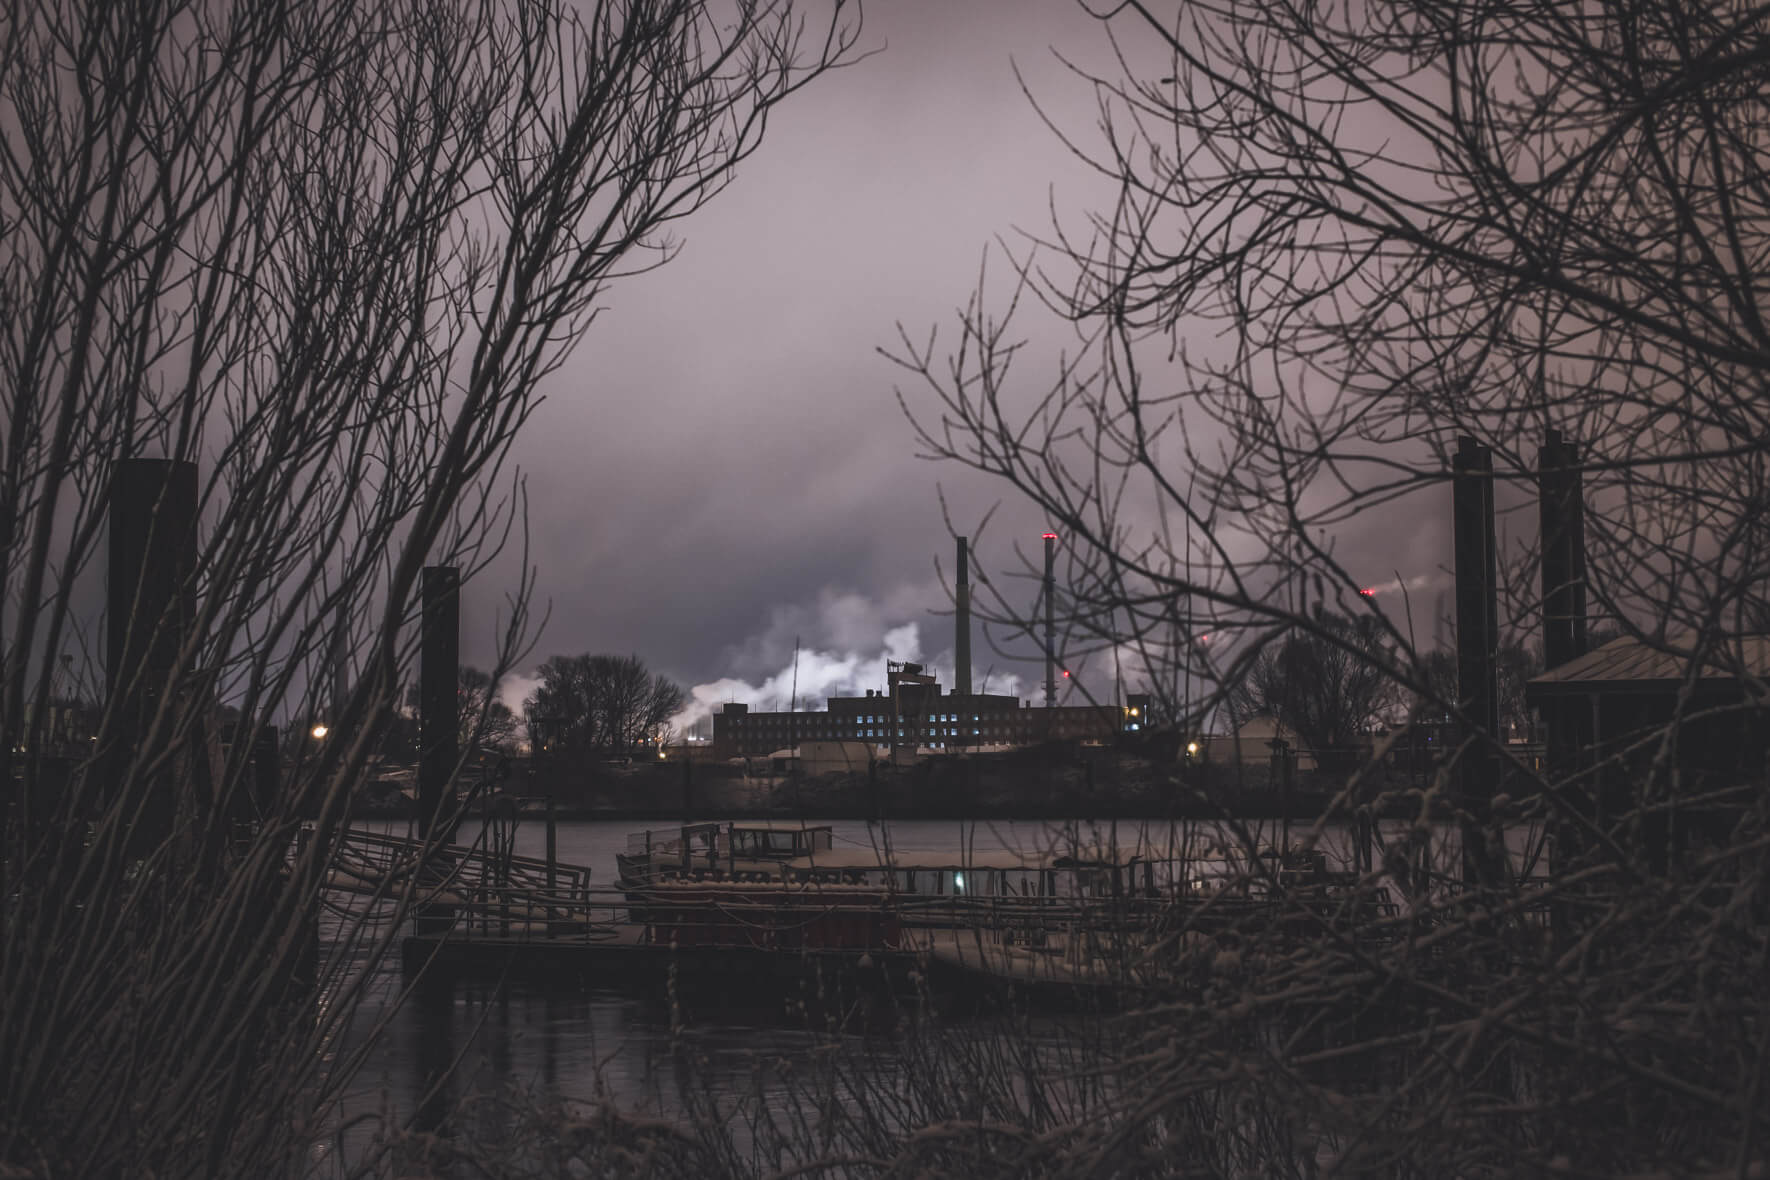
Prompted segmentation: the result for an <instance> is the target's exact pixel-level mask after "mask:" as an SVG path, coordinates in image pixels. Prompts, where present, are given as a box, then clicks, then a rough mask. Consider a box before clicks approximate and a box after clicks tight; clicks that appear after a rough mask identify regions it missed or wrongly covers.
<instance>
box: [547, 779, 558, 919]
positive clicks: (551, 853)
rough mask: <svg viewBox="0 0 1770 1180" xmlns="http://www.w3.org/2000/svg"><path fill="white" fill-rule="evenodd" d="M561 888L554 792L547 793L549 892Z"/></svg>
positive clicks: (550, 893)
mask: <svg viewBox="0 0 1770 1180" xmlns="http://www.w3.org/2000/svg"><path fill="white" fill-rule="evenodd" d="M558 888H559V821H558V820H557V819H555V818H554V815H553V794H552V792H548V795H547V894H548V896H549V897H551V896H552V895H553V893H554V891H555V890H557V889H558Z"/></svg>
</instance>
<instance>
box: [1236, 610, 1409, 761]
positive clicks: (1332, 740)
mask: <svg viewBox="0 0 1770 1180" xmlns="http://www.w3.org/2000/svg"><path fill="white" fill-rule="evenodd" d="M1310 622H1311V627H1310V629H1307V630H1299V631H1298V632H1297V633H1295V634H1292V635H1289V636H1286V637H1285V638H1284V639H1282V640H1281V641H1279V642H1276V643H1274V644H1271V645H1269V646H1268V647H1267V648H1266V649H1265V650H1264V651H1262V652H1261V653H1260V654H1259V656H1258V657H1257V658H1256V659H1255V660H1254V663H1253V666H1252V667H1250V668H1249V669H1248V673H1247V676H1246V678H1245V679H1243V680H1242V681H1241V682H1240V683H1239V684H1237V685H1236V686H1235V690H1234V691H1233V692H1232V693H1231V700H1232V702H1233V704H1234V706H1235V713H1236V715H1237V716H1238V717H1239V718H1242V719H1246V718H1248V717H1251V716H1255V715H1257V714H1262V713H1263V714H1266V715H1268V716H1271V717H1274V718H1276V719H1277V720H1279V721H1281V722H1283V723H1284V724H1285V725H1287V726H1289V727H1290V729H1291V730H1292V731H1293V732H1295V733H1296V735H1297V736H1298V737H1299V738H1301V739H1302V740H1303V742H1304V744H1306V745H1307V746H1308V747H1309V749H1310V750H1312V751H1314V752H1315V754H1316V756H1317V757H1318V758H1320V757H1323V756H1324V755H1328V754H1332V753H1336V752H1341V751H1351V750H1353V749H1355V748H1356V747H1357V746H1358V743H1359V742H1360V740H1361V737H1362V735H1363V734H1364V733H1365V732H1366V731H1368V730H1369V728H1370V727H1371V726H1372V725H1373V724H1374V723H1376V722H1377V721H1379V720H1380V719H1381V717H1382V714H1383V711H1384V709H1385V707H1386V706H1388V705H1389V704H1391V703H1392V702H1393V699H1394V696H1395V682H1394V681H1393V680H1392V679H1391V678H1390V676H1389V673H1388V669H1387V663H1386V659H1385V657H1386V655H1387V652H1386V651H1385V648H1386V646H1387V643H1386V636H1385V635H1384V634H1383V632H1382V630H1381V628H1380V627H1379V626H1378V624H1377V622H1376V620H1374V619H1372V618H1371V617H1370V616H1368V615H1366V616H1364V617H1362V618H1358V619H1348V618H1346V617H1344V616H1342V615H1336V614H1334V613H1332V612H1331V611H1325V610H1324V611H1317V612H1316V613H1315V615H1314V617H1313V618H1312V619H1311V620H1310Z"/></svg>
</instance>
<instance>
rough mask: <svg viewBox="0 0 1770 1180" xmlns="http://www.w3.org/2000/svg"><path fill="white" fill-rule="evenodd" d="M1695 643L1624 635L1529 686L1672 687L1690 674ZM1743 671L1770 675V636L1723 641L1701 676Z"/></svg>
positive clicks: (1724, 676)
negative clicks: (1648, 639)
mask: <svg viewBox="0 0 1770 1180" xmlns="http://www.w3.org/2000/svg"><path fill="white" fill-rule="evenodd" d="M1692 646H1693V645H1692V644H1691V643H1690V641H1689V640H1688V639H1685V640H1678V639H1670V638H1668V639H1667V640H1666V641H1665V642H1664V643H1662V644H1658V645H1655V644H1652V643H1646V642H1643V641H1641V640H1639V639H1635V638H1633V637H1632V636H1628V635H1625V636H1623V637H1622V638H1620V639H1612V640H1611V641H1610V642H1609V643H1606V644H1605V645H1604V646H1602V647H1599V648H1594V649H1593V650H1592V651H1589V652H1587V653H1586V654H1585V655H1583V656H1580V657H1579V658H1578V659H1574V660H1569V661H1567V663H1565V664H1562V665H1561V666H1560V667H1558V668H1550V669H1549V670H1548V671H1547V672H1544V673H1543V674H1542V675H1541V676H1538V677H1536V678H1535V679H1533V680H1532V681H1531V682H1530V687H1531V688H1532V689H1536V690H1539V691H1545V692H1554V691H1555V690H1556V689H1558V688H1559V689H1562V690H1569V691H1570V690H1573V689H1576V688H1579V689H1584V688H1589V687H1591V686H1593V685H1600V684H1609V685H1619V686H1622V685H1632V686H1636V687H1642V688H1645V687H1647V686H1648V685H1652V684H1665V685H1667V686H1668V687H1669V686H1671V685H1675V684H1677V683H1678V682H1680V681H1682V680H1684V679H1685V677H1686V675H1687V674H1688V671H1689V668H1690V664H1691V654H1690V649H1691V647H1692ZM1667 649H1669V650H1667ZM1741 669H1743V670H1744V671H1745V673H1746V674H1747V675H1748V676H1752V677H1767V678H1770V635H1735V636H1731V637H1729V638H1727V639H1725V640H1723V641H1721V642H1720V643H1719V644H1717V645H1716V650H1711V651H1710V652H1709V653H1708V654H1707V656H1706V658H1705V659H1704V661H1703V667H1702V669H1701V671H1700V672H1699V673H1698V677H1699V678H1700V679H1702V680H1732V679H1736V678H1737V677H1738V675H1739V672H1740V670H1741Z"/></svg>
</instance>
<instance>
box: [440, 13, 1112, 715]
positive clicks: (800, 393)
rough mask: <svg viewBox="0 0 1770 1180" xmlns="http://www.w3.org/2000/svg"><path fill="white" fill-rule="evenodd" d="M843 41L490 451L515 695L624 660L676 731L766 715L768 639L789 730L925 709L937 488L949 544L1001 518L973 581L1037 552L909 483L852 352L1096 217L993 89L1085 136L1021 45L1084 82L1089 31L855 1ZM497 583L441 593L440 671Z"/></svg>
mask: <svg viewBox="0 0 1770 1180" xmlns="http://www.w3.org/2000/svg"><path fill="white" fill-rule="evenodd" d="M863 44H864V45H865V46H866V47H867V48H871V49H876V50H878V52H877V53H876V54H875V55H874V56H872V57H871V58H869V59H868V60H865V61H863V62H861V63H860V64H858V65H855V66H854V67H852V68H850V69H846V70H843V71H839V72H837V73H836V74H834V75H832V76H830V77H827V78H825V79H823V80H821V81H820V82H818V83H817V84H816V85H815V86H814V87H812V88H811V89H810V90H808V91H806V92H804V93H803V94H802V95H800V96H799V98H798V99H797V100H796V101H793V102H790V103H788V104H787V105H786V106H784V107H782V108H780V109H779V111H778V112H777V115H776V117H775V119H774V121H773V123H772V125H771V127H770V129H769V134H768V138H767V140H766V142H765V143H764V144H763V146H762V148H761V150H760V151H759V152H758V153H757V154H756V156H755V157H754V158H752V159H751V160H750V161H749V162H748V163H747V164H746V165H745V166H744V168H743V169H742V170H741V172H740V173H739V175H738V178H737V180H736V182H735V183H734V184H733V186H732V187H731V189H730V190H729V191H727V192H726V193H725V194H724V195H723V196H722V197H720V198H719V199H718V201H717V202H716V203H715V204H714V205H712V206H711V207H709V208H708V209H706V210H704V211H702V212H701V213H700V214H698V215H697V216H696V217H695V218H694V219H692V220H691V221H690V222H688V223H687V224H686V226H685V227H684V229H683V237H684V239H685V242H684V248H683V250H682V253H681V255H680V257H678V258H677V259H676V260H675V261H674V262H672V263H671V264H670V265H668V266H667V267H665V268H663V269H662V270H660V271H658V272H656V273H654V274H650V275H646V276H641V277H639V278H636V279H633V280H629V281H625V282H623V283H621V284H620V285H618V286H616V287H615V288H614V289H613V290H612V291H611V292H610V294H609V297H608V298H607V300H606V305H607V311H606V312H605V313H604V314H603V315H602V316H600V317H599V318H598V319H597V321H596V322H595V323H594V325H592V327H591V329H590V332H589V334H588V336H587V337H586V338H585V339H584V341H583V343H582V344H581V345H580V346H579V348H578V350H577V351H576V353H575V354H574V355H573V357H572V359H571V361H570V363H569V364H568V366H567V367H566V368H565V370H563V371H562V372H561V373H560V374H559V375H558V376H556V377H555V378H553V379H552V380H551V381H550V383H549V386H548V388H547V396H548V400H547V402H546V404H544V405H543V406H542V407H541V409H540V411H539V412H538V413H537V414H536V415H535V416H534V418H533V419H532V420H531V421H530V423H529V426H528V429H527V432H526V434H525V435H524V436H523V437H522V439H521V440H520V441H519V443H518V445H517V448H516V455H517V457H518V459H519V460H520V462H521V464H522V466H523V468H524V469H525V471H526V472H527V478H528V492H529V502H530V527H531V555H532V560H533V561H534V562H535V563H536V564H537V565H538V567H539V581H538V588H537V589H538V598H539V599H540V600H541V603H542V604H543V605H544V606H546V607H549V608H550V609H551V618H550V621H549V622H548V625H547V627H546V629H545V631H544V632H543V633H542V634H541V636H540V638H539V640H538V643H537V646H536V648H535V649H534V652H533V653H532V655H531V657H530V658H529V659H528V660H526V661H524V668H525V670H526V669H532V668H533V666H534V665H535V664H537V663H539V662H540V660H541V659H543V658H545V657H546V656H548V655H550V654H556V653H557V654H576V653H581V652H614V653H628V652H632V653H636V654H638V655H639V656H640V657H641V658H642V659H644V660H645V661H646V662H647V663H648V664H650V665H651V666H652V667H653V668H654V669H656V670H660V671H663V672H665V673H667V674H668V675H670V676H671V677H673V678H674V679H676V680H677V681H678V682H680V683H681V684H682V685H683V686H684V687H685V688H689V689H692V690H693V691H694V693H695V696H696V697H697V698H698V699H699V700H700V701H701V702H702V704H701V706H700V708H698V709H697V710H696V713H697V714H700V713H704V712H705V711H706V710H707V709H709V708H711V707H713V706H716V705H717V703H719V702H721V701H724V700H741V701H748V702H750V703H752V704H757V705H760V706H763V707H770V706H780V707H784V701H785V700H786V699H787V698H788V697H789V696H790V694H791V684H792V678H793V651H794V644H795V640H797V642H798V644H799V646H800V649H801V654H800V658H799V662H798V689H799V695H800V698H801V700H802V701H803V702H805V704H803V705H802V707H812V708H816V707H821V698H822V697H823V696H825V695H828V694H830V693H836V692H858V691H860V690H862V689H864V688H870V687H883V683H884V681H883V671H882V660H883V659H884V658H886V657H887V656H888V655H889V656H891V657H893V658H916V659H925V660H929V661H931V662H933V663H934V664H936V665H937V667H939V668H940V669H941V670H942V680H943V682H945V683H949V684H950V672H948V669H950V661H951V646H952V630H951V621H950V619H948V618H942V617H939V616H938V612H940V611H941V610H943V609H944V608H945V607H946V605H947V597H946V592H945V591H944V590H943V588H942V582H941V579H940V577H939V576H937V574H936V569H935V561H936V559H937V558H938V559H939V560H940V561H941V563H942V564H943V566H944V568H946V569H947V570H948V571H949V574H950V569H951V562H952V542H951V540H950V539H949V536H948V533H947V529H946V526H945V524H944V523H943V520H942V516H941V508H940V500H939V492H940V490H941V489H944V491H945V494H946V497H947V501H948V504H949V506H950V508H951V510H952V512H953V515H954V518H955V525H956V526H957V527H959V528H961V530H965V531H968V530H969V528H970V527H971V525H972V524H973V523H974V522H975V521H976V520H977V519H978V518H979V517H981V516H982V514H983V513H984V512H985V511H987V510H988V509H989V508H990V507H991V505H992V504H994V503H995V502H996V501H997V500H1002V501H1003V505H1002V508H1001V511H1000V514H999V516H998V518H997V519H996V520H995V521H994V522H992V525H991V529H990V535H989V537H988V538H987V539H986V544H985V546H984V548H983V549H982V551H981V552H979V554H978V555H977V560H978V561H979V563H980V564H981V565H982V566H983V567H984V569H985V570H999V569H1001V568H1003V567H1004V566H1005V565H1006V564H1008V563H1009V561H1010V559H1011V556H1012V555H1011V553H1010V552H1009V551H1008V546H1009V544H1010V543H1011V541H1012V540H1014V539H1020V540H1023V541H1025V542H1026V543H1028V544H1029V545H1030V546H1031V547H1034V548H1036V547H1037V545H1038V540H1037V536H1038V533H1039V532H1041V531H1042V530H1043V528H1044V527H1045V522H1044V521H1043V520H1042V519H1041V518H1040V517H1039V516H1038V515H1037V514H1035V513H1033V512H1032V511H1031V510H1030V509H1029V508H1028V507H1027V506H1025V505H1024V504H1023V503H1022V502H1020V501H1018V500H1016V499H1014V498H1012V497H1013V493H1012V490H1011V489H1008V488H1006V487H1005V486H999V485H996V484H993V483H990V482H988V481H985V480H983V479H982V478H981V477H978V476H975V475H969V474H968V473H966V472H964V471H962V470H959V469H957V468H953V467H947V466H939V465H934V464H931V463H928V462H925V461H921V460H918V459H917V458H915V447H914V440H913V436H912V432H911V430H910V428H909V426H908V424H907V423H906V422H905V421H904V419H903V416H902V414H901V413H900V411H899V408H898V405H897V403H896V400H895V397H894V394H893V386H894V384H899V383H900V373H899V371H898V370H896V369H894V368H893V367H892V366H891V365H890V364H889V363H887V362H886V361H885V360H883V359H882V358H881V357H879V356H878V354H877V352H876V351H875V350H876V349H877V348H878V347H879V346H881V345H887V346H888V345H890V344H892V343H893V341H894V337H895V331H896V329H895V325H896V324H897V323H898V322H902V323H903V324H904V325H905V326H906V328H907V329H908V330H909V331H910V332H911V334H912V335H913V336H916V337H918V338H921V337H923V336H925V334H926V332H927V331H928V329H929V328H930V327H932V326H934V325H936V324H939V325H941V326H942V328H943V329H945V328H947V327H949V326H950V324H951V322H952V317H953V312H954V310H955V309H956V308H957V307H958V306H959V305H961V304H962V303H963V302H964V300H965V298H966V297H967V295H968V294H969V293H970V291H971V288H972V286H973V284H974V283H975V281H976V277H977V269H978V265H979V262H980V260H981V259H982V257H983V251H984V249H985V247H986V246H987V245H989V243H990V242H991V241H992V239H994V238H995V237H996V236H998V235H1001V236H1006V237H1010V238H1011V237H1013V236H1014V234H1015V231H1016V229H1017V228H1020V229H1027V230H1032V231H1035V232H1042V231H1044V230H1046V229H1047V228H1048V227H1049V225H1050V214H1049V209H1050V207H1051V204H1052V203H1053V202H1054V203H1055V205H1056V207H1057V208H1058V209H1059V210H1060V211H1061V212H1064V213H1068V214H1070V215H1072V216H1074V215H1079V214H1081V213H1083V212H1085V211H1086V210H1088V209H1089V208H1099V207H1104V206H1105V205H1106V204H1107V203H1108V202H1109V201H1110V199H1111V191H1110V189H1108V188H1106V187H1104V186H1103V183H1102V181H1101V180H1100V179H1099V178H1098V177H1096V176H1094V175H1092V174H1091V173H1090V172H1089V171H1088V170H1087V169H1086V168H1085V167H1084V166H1083V165H1082V164H1081V163H1080V162H1079V161H1077V160H1076V159H1075V157H1074V156H1072V155H1071V154H1070V153H1069V152H1068V151H1067V149H1065V148H1064V146H1063V145H1062V144H1061V143H1060V142H1058V141H1057V139H1056V138H1055V137H1054V136H1053V135H1052V133H1051V132H1050V130H1049V129H1048V128H1046V127H1045V126H1044V125H1043V124H1042V123H1041V121H1040V119H1039V117H1038V115H1037V113H1036V112H1035V111H1034V110H1033V109H1032V107H1031V106H1030V105H1029V103H1028V102H1027V100H1026V98H1025V96H1024V95H1023V94H1022V93H1021V91H1020V88H1019V83H1018V82H1017V81H1016V78H1015V73H1014V66H1015V65H1016V64H1018V65H1019V67H1020V70H1021V73H1022V74H1023V76H1025V78H1026V80H1027V83H1028V85H1029V86H1030V87H1031V88H1032V89H1033V90H1034V91H1035V92H1036V93H1037V94H1039V96H1040V98H1041V101H1042V102H1044V103H1045V104H1046V105H1047V107H1048V109H1049V110H1050V111H1051V112H1052V113H1053V114H1054V115H1055V116H1056V117H1058V118H1061V119H1066V120H1068V122H1069V124H1070V125H1071V126H1073V127H1074V128H1075V129H1076V130H1077V132H1078V133H1080V134H1082V135H1083V136H1084V137H1085V135H1086V132H1087V130H1088V128H1089V126H1090V125H1091V123H1092V119H1093V102H1092V97H1091V95H1090V93H1089V91H1088V90H1087V89H1086V88H1085V87H1084V86H1082V85H1080V84H1079V83H1078V82H1077V80H1076V79H1075V78H1074V77H1073V76H1071V75H1069V74H1068V73H1067V71H1066V70H1065V69H1064V67H1063V66H1062V65H1061V63H1059V62H1057V61H1056V60H1055V59H1054V58H1053V56H1052V53H1051V49H1052V47H1053V46H1055V47H1058V48H1060V49H1061V50H1062V51H1063V52H1064V53H1065V54H1066V55H1067V56H1070V57H1072V58H1080V59H1082V60H1084V61H1095V62H1098V61H1100V60H1101V57H1102V54H1103V52H1104V50H1105V42H1104V39H1103V34H1102V33H1101V30H1100V27H1099V25H1098V24H1097V23H1096V22H1095V21H1093V20H1092V19H1091V18H1089V17H1088V16H1087V15H1086V13H1085V12H1083V11H1081V10H1080V9H1079V7H1078V6H1077V5H1076V4H1075V3H1074V0H993V2H989V3H983V2H977V0H969V2H966V3H952V2H948V0H916V2H908V0H882V2H877V3H873V4H869V5H868V6H867V9H866V29H865V34H864V37H863ZM512 582H513V577H512V576H511V574H510V572H509V571H508V570H504V571H500V570H499V569H498V568H496V567H494V569H493V570H491V571H488V572H487V573H486V574H485V575H483V576H482V577H481V578H480V579H479V580H478V581H477V582H475V583H474V584H472V585H470V586H469V588H468V594H467V596H466V600H465V601H464V604H463V605H464V612H465V613H464V618H463V624H464V634H463V657H464V658H465V659H467V660H469V661H470V662H480V663H488V662H489V661H490V656H491V647H492V645H491V641H490V636H491V634H492V630H493V625H492V618H491V612H492V611H493V609H494V608H495V606H496V605H497V604H498V603H499V602H500V601H501V599H502V597H503V596H504V595H505V594H506V593H507V592H508V591H509V589H510V588H511V584H512ZM1027 598H1028V606H1030V605H1031V591H1030V589H1029V591H1028V594H1027ZM974 643H975V645H976V655H975V656H974V659H973V663H974V667H975V672H974V677H975V679H976V681H977V682H978V683H977V685H976V686H977V687H978V688H984V687H987V688H988V689H989V690H990V691H1019V692H1020V694H1021V696H1022V697H1023V698H1029V699H1030V698H1033V697H1034V696H1035V693H1036V685H1037V683H1038V681H1039V680H1040V678H1041V673H1040V671H1039V669H1038V668H1037V667H1036V666H1035V665H1033V664H1028V663H1019V664H1015V663H1010V662H1005V661H1004V660H1003V659H1002V658H1001V657H999V656H996V655H993V654H991V653H990V652H988V651H987V650H985V646H984V644H983V642H982V639H981V636H979V637H978V638H977V639H976V640H974ZM1028 654H1030V651H1029V652H1028ZM986 672H987V673H988V674H989V676H990V680H989V683H988V685H987V686H985V685H984V684H983V683H981V682H982V680H983V678H984V676H985V674H986ZM1016 678H1018V679H1016ZM527 684H528V682H527V681H526V680H525V679H524V677H523V676H521V675H518V676H515V677H512V678H511V679H510V680H509V681H507V682H506V685H505V695H506V698H507V699H509V700H511V701H512V703H513V704H514V703H516V702H517V701H518V700H519V699H520V698H521V697H522V696H523V695H525V692H526V688H527ZM1105 687H1106V690H1107V691H1108V692H1110V684H1108V685H1106V686H1105Z"/></svg>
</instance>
